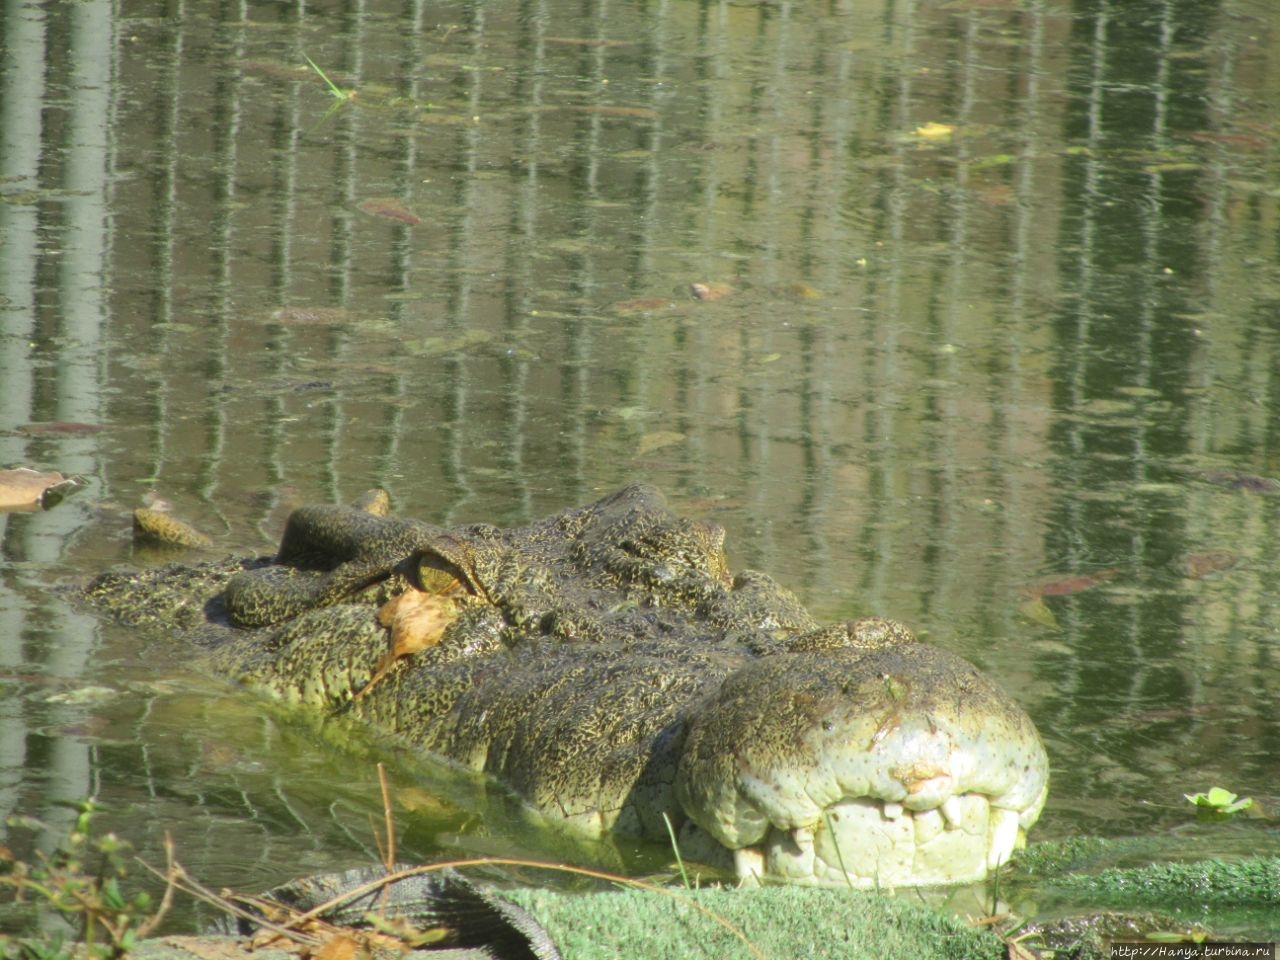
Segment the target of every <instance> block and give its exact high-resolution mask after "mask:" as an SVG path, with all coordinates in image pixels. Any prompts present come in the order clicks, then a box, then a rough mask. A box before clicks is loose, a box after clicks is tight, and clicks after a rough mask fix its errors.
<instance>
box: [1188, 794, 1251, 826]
mask: <svg viewBox="0 0 1280 960" xmlns="http://www.w3.org/2000/svg"><path fill="white" fill-rule="evenodd" d="M1183 796H1184V797H1186V798H1187V800H1188V801H1189V802H1190V803H1193V804H1195V807H1196V816H1197V817H1199V818H1200V819H1201V820H1229V819H1231V818H1232V817H1234V816H1235V815H1236V814H1237V813H1240V812H1241V811H1243V810H1248V809H1249V808H1250V807H1252V806H1253V798H1252V797H1237V796H1236V794H1234V793H1232V792H1231V791H1230V790H1227V789H1224V788H1223V787H1210V788H1209V792H1208V793H1184V794H1183Z"/></svg>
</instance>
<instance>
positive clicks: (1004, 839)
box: [987, 807, 1022, 870]
mask: <svg viewBox="0 0 1280 960" xmlns="http://www.w3.org/2000/svg"><path fill="white" fill-rule="evenodd" d="M989 822H990V826H989V827H988V834H987V835H988V837H989V838H990V841H991V843H990V847H989V848H988V850H987V869H988V870H995V869H996V868H998V867H999V866H1000V865H1001V864H1002V863H1006V862H1008V860H1009V858H1010V857H1011V856H1013V851H1014V850H1016V849H1017V848H1018V844H1019V840H1020V839H1021V835H1022V834H1021V828H1020V825H1019V823H1018V812H1017V811H1016V810H1002V809H1000V808H999V807H992V808H991V819H990V821H989Z"/></svg>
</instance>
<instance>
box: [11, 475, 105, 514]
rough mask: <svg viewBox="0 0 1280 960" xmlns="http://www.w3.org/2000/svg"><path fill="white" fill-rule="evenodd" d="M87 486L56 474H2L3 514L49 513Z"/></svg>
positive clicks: (79, 480)
mask: <svg viewBox="0 0 1280 960" xmlns="http://www.w3.org/2000/svg"><path fill="white" fill-rule="evenodd" d="M83 486H85V479H84V478H83V477H67V476H63V475H62V474H61V473H58V471H56V470H49V471H45V472H42V471H39V470H31V469H29V468H27V467H16V468H14V469H12V470H0V511H15V510H31V511H35V510H49V509H52V508H53V507H56V506H57V505H58V504H60V503H61V502H62V501H63V500H65V499H66V498H67V497H69V496H71V494H73V493H75V492H76V491H77V490H79V489H80V488H81V487H83Z"/></svg>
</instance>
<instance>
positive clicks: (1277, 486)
mask: <svg viewBox="0 0 1280 960" xmlns="http://www.w3.org/2000/svg"><path fill="white" fill-rule="evenodd" d="M1197 476H1198V477H1199V478H1200V479H1201V480H1203V481H1205V482H1206V483H1214V484H1217V485H1218V486H1220V487H1227V488H1229V489H1231V490H1248V491H1249V492H1250V493H1275V492H1277V491H1280V480H1273V479H1272V478H1271V477H1259V476H1256V475H1254V474H1251V473H1236V472H1235V471H1234V470H1203V471H1201V472H1199V473H1198V474H1197Z"/></svg>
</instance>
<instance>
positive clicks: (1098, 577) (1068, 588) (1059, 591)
mask: <svg viewBox="0 0 1280 960" xmlns="http://www.w3.org/2000/svg"><path fill="white" fill-rule="evenodd" d="M1119 573H1120V571H1119V570H1117V569H1116V568H1114V567H1111V568H1108V569H1106V570H1099V571H1098V572H1097V573H1082V574H1079V575H1078V576H1074V577H1060V578H1057V579H1052V580H1043V581H1041V582H1040V583H1033V584H1028V585H1027V586H1026V587H1023V589H1022V593H1023V596H1026V597H1068V596H1070V595H1071V594H1073V593H1080V592H1081V591H1082V590H1090V589H1092V588H1093V587H1096V586H1098V585H1099V584H1103V583H1106V582H1107V581H1108V580H1111V579H1114V578H1115V577H1116V576H1118V575H1119Z"/></svg>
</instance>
